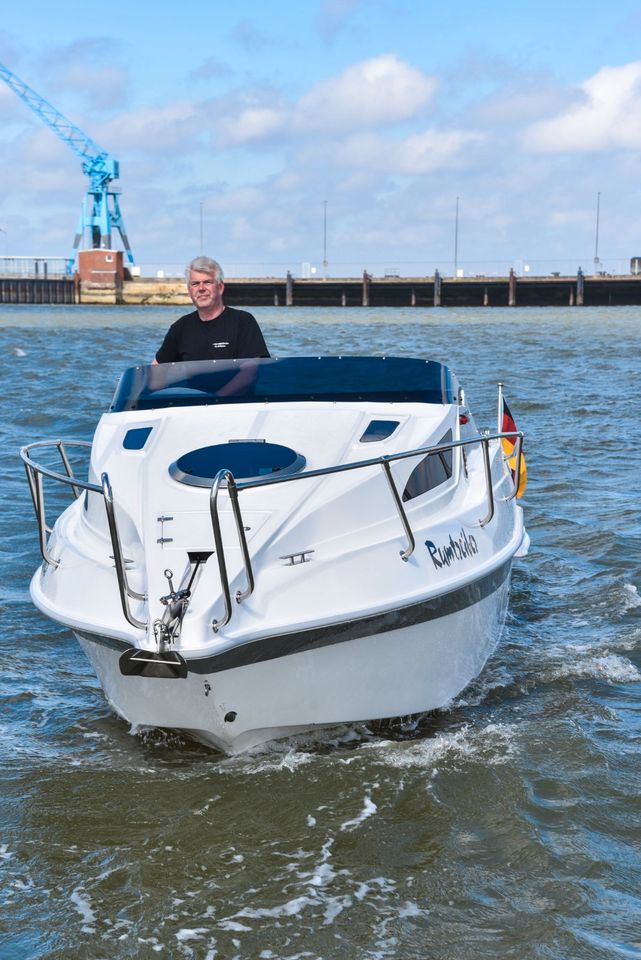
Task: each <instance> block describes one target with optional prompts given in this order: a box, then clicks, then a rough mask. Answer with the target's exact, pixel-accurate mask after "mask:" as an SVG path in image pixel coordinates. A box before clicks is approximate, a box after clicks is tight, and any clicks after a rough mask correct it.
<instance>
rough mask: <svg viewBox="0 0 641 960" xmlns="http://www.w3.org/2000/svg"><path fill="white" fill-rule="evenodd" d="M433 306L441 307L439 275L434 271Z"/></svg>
mask: <svg viewBox="0 0 641 960" xmlns="http://www.w3.org/2000/svg"><path fill="white" fill-rule="evenodd" d="M434 306H435V307H440V306H441V275H440V273H439V272H438V270H435V271H434Z"/></svg>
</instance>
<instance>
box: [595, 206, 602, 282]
mask: <svg viewBox="0 0 641 960" xmlns="http://www.w3.org/2000/svg"><path fill="white" fill-rule="evenodd" d="M600 210H601V193H600V192H599V193H597V195H596V237H595V241H594V274H595V276H596V274H597V273H598V272H599V213H600Z"/></svg>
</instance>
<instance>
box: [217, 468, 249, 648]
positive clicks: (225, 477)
mask: <svg viewBox="0 0 641 960" xmlns="http://www.w3.org/2000/svg"><path fill="white" fill-rule="evenodd" d="M223 483H224V484H225V487H226V489H227V493H228V494H229V500H230V503H231V508H232V512H233V514H234V521H235V523H236V532H237V534H238V541H239V543H240V549H241V552H242V555H243V562H244V564H245V574H246V576H247V586H246V587H245V589H244V590H237V591H236V603H240V602H241V600H245V599H246V598H247V597H249V596H250V595H251V594H252V593H253V591H254V571H253V570H252V563H251V557H250V556H249V548H248V547H247V537H246V536H245V528H244V526H243V518H242V515H241V512H240V504H239V502H238V488H237V486H236V481H235V480H234V475H233V473H232V472H231V470H219V472H218V473H217V474H216V476H215V477H214V482H213V483H212V485H211V491H210V494H209V511H210V513H211V523H212V527H213V531H214V543H215V545H216V557H217V560H218V573H219V575H220V585H221V589H222V593H223V602H224V605H225V612H224V614H223V616H222V617H221V619H220V620H212V623H211V625H212V627H213V629H214V630H215V631H218V630H220V628H221V627H224V626H225V624H226V623H229V621H230V620H231V615H232V602H231V592H230V589H229V577H228V575H227V564H226V562H225V546H224V543H223V536H222V531H221V529H220V517H219V516H218V492H219V490H220V488H221V486H222V485H223Z"/></svg>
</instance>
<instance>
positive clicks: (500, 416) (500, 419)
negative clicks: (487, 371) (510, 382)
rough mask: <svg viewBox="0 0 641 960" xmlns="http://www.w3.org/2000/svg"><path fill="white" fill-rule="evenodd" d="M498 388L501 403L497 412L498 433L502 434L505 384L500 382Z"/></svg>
mask: <svg viewBox="0 0 641 960" xmlns="http://www.w3.org/2000/svg"><path fill="white" fill-rule="evenodd" d="M497 387H498V401H499V405H498V411H497V417H496V432H497V433H501V432H502V430H503V387H504V384H503V383H501V381H500V380H499V382H498V383H497Z"/></svg>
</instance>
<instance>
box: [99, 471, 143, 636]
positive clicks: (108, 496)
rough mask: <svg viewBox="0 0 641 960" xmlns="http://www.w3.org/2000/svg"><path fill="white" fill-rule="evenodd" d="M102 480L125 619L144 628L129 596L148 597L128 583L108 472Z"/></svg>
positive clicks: (103, 475)
mask: <svg viewBox="0 0 641 960" xmlns="http://www.w3.org/2000/svg"><path fill="white" fill-rule="evenodd" d="M101 480H102V495H103V497H104V501H105V510H106V512H107V523H108V524H109V534H110V536H111V545H112V547H113V551H114V563H115V564H116V577H117V580H118V593H119V594H120V604H121V606H122V612H123V613H124V615H125V619H126V620H128V622H129V623H130V624H131V625H132V627H140V628H141V629H143V630H144V629H145V628H146V626H147V624H146V623H145V622H144V621H142V620H138V618H137V617H134V615H133V613H132V612H131V610H130V608H129V597H131V598H132V599H134V600H146V599H147V598H146V596H145V595H144V594H142V593H136V592H135V591H133V590H131V589H130V587H129V584H128V583H127V571H126V568H125V558H124V555H123V552H122V545H121V543H120V534H119V533H118V524H117V522H116V510H115V507H114V495H113V491H112V489H111V484H110V483H109V477H108V476H107V474H106V473H103V474H102V477H101Z"/></svg>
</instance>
